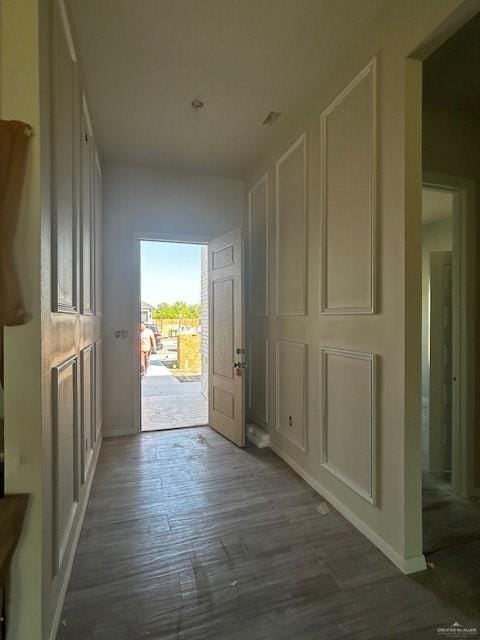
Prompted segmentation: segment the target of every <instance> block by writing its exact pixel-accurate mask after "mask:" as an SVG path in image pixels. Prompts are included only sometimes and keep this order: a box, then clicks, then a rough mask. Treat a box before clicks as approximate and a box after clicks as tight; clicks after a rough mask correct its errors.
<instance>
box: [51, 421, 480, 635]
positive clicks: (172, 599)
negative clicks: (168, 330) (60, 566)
mask: <svg viewBox="0 0 480 640" xmlns="http://www.w3.org/2000/svg"><path fill="white" fill-rule="evenodd" d="M321 502H322V498H321V497H320V496H318V494H316V493H315V492H314V491H313V490H312V489H311V488H310V487H309V486H308V485H307V484H306V483H305V482H304V481H303V480H301V479H300V478H299V477H298V476H297V475H296V474H295V473H294V472H293V471H292V470H291V469H290V468H289V467H288V466H287V465H286V464H285V463H284V462H283V461H282V460H280V459H279V458H278V457H277V456H276V455H275V454H274V453H273V452H272V451H270V450H269V449H261V450H258V449H255V448H250V449H246V450H241V449H238V448H237V447H235V446H234V445H232V444H230V443H229V442H227V441H226V440H224V439H223V438H222V437H221V436H219V435H218V434H216V433H215V432H214V431H212V430H211V429H210V428H209V427H202V428H195V429H185V430H179V431H165V432H152V433H143V434H140V435H137V436H128V437H121V438H111V439H107V440H105V441H104V443H103V447H102V451H101V455H100V459H99V463H98V469H97V474H96V477H95V480H94V485H93V488H92V494H91V499H90V504H89V507H88V511H87V514H86V518H85V523H84V527H83V531H82V535H81V539H80V543H79V547H78V551H77V556H76V559H75V563H74V567H73V572H72V576H71V580H70V585H69V589H68V592H67V596H66V600H65V605H64V609H63V612H62V616H61V623H60V628H59V632H58V635H57V640H147V639H149V640H153V639H155V640H160V639H161V640H318V639H329V640H330V639H337V638H342V639H343V638H344V639H354V638H355V639H358V640H363V639H364V640H372V639H375V638H404V639H407V638H408V639H412V640H415V639H422V640H424V639H426V638H438V637H440V636H438V634H437V631H436V629H437V627H439V626H445V625H450V624H452V623H453V622H454V621H455V620H458V621H459V622H460V623H462V624H476V626H477V627H478V628H479V632H480V614H479V594H480V588H479V584H478V580H479V576H480V553H479V552H480V548H479V546H478V545H477V546H475V544H472V545H464V546H463V547H462V548H461V551H460V552H459V553H457V556H456V557H454V555H453V554H452V553H450V554H449V555H447V556H445V557H444V558H443V559H442V556H441V554H439V555H437V557H436V561H435V568H433V569H430V570H428V571H425V572H422V573H421V574H417V575H416V576H415V577H407V576H404V575H402V574H401V573H400V572H399V571H398V570H397V569H396V568H395V567H394V566H393V565H392V564H391V563H390V562H389V561H388V560H387V559H386V558H385V557H384V556H383V555H382V554H381V553H380V552H379V551H378V550H377V549H376V548H375V547H374V546H373V545H372V544H370V543H369V542H368V540H366V538H364V537H363V536H362V535H361V534H360V533H359V532H358V531H357V530H355V529H354V528H353V527H352V526H351V525H350V524H349V523H348V522H347V521H346V520H345V519H344V518H343V517H342V516H340V514H338V513H337V512H336V511H335V510H333V509H331V510H330V512H329V513H328V514H327V515H321V514H320V513H319V512H318V511H317V507H318V505H319V504H320V503H321ZM479 637H480V633H479Z"/></svg>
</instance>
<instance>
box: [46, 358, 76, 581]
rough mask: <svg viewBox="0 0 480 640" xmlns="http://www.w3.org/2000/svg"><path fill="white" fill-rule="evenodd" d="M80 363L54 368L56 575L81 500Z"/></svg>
mask: <svg viewBox="0 0 480 640" xmlns="http://www.w3.org/2000/svg"><path fill="white" fill-rule="evenodd" d="M77 367H78V361H77V356H73V357H71V358H69V359H68V360H65V362H62V363H61V364H59V365H57V366H55V367H53V368H52V476H53V477H52V480H53V482H52V489H53V501H52V502H53V548H54V553H53V573H54V574H56V573H57V572H58V570H59V569H60V567H61V566H62V563H63V560H64V557H65V551H66V548H67V546H68V542H69V539H70V536H71V533H72V527H73V522H74V519H75V514H76V512H77V508H78V500H79V470H80V461H79V456H80V434H79V420H78V372H77Z"/></svg>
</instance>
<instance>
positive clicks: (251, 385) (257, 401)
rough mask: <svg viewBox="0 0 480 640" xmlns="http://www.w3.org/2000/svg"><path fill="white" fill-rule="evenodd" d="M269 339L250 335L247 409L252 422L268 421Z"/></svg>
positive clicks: (261, 422)
mask: <svg viewBox="0 0 480 640" xmlns="http://www.w3.org/2000/svg"><path fill="white" fill-rule="evenodd" d="M269 348H270V347H269V339H268V338H262V337H260V336H257V335H252V338H251V339H250V341H249V353H248V365H249V366H248V409H249V413H250V416H251V417H252V419H253V420H257V421H258V422H259V423H260V424H265V425H267V424H268V419H269V415H268V414H269V411H268V405H269V362H268V360H269Z"/></svg>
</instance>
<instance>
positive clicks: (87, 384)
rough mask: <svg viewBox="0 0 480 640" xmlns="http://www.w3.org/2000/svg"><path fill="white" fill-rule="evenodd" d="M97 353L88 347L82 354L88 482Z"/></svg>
mask: <svg viewBox="0 0 480 640" xmlns="http://www.w3.org/2000/svg"><path fill="white" fill-rule="evenodd" d="M94 357H95V352H94V345H93V344H91V345H88V347H85V349H82V351H81V352H80V365H81V376H80V380H81V412H80V413H81V430H80V432H81V440H80V441H81V448H82V454H81V474H80V475H81V479H82V484H83V483H84V482H85V481H86V479H87V475H88V471H89V469H90V463H91V461H92V457H93V449H94V441H95V404H94V403H95V359H94Z"/></svg>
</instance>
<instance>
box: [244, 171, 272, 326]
mask: <svg viewBox="0 0 480 640" xmlns="http://www.w3.org/2000/svg"><path fill="white" fill-rule="evenodd" d="M248 256H249V270H248V275H249V282H248V312H249V314H250V315H252V316H267V315H268V297H269V296H268V277H269V276H268V176H267V175H265V176H264V177H263V178H262V179H261V180H260V181H259V182H258V183H257V184H256V185H255V187H253V189H252V190H251V191H250V193H249V194H248Z"/></svg>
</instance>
